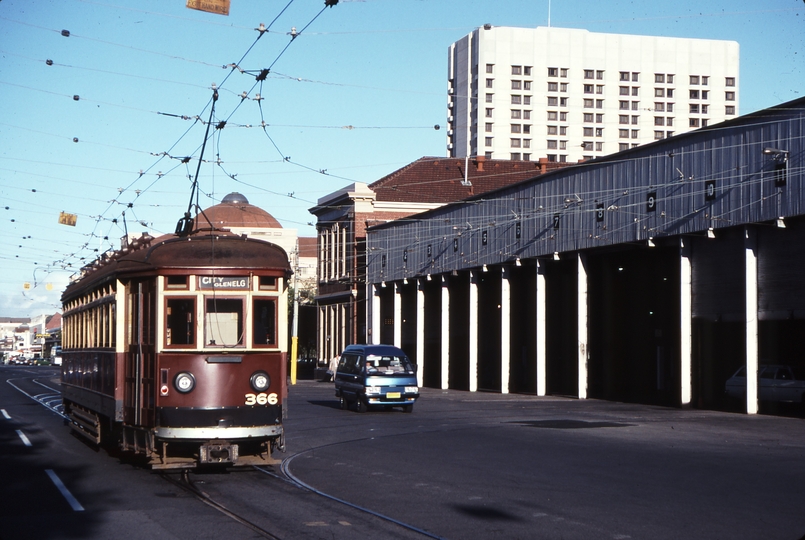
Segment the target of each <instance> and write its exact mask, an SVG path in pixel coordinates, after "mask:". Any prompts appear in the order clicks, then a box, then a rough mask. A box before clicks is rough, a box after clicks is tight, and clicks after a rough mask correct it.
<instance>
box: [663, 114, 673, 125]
mask: <svg viewBox="0 0 805 540" xmlns="http://www.w3.org/2000/svg"><path fill="white" fill-rule="evenodd" d="M665 125H666V126H673V125H674V118H673V117H672V116H669V117H668V118H666V119H665Z"/></svg>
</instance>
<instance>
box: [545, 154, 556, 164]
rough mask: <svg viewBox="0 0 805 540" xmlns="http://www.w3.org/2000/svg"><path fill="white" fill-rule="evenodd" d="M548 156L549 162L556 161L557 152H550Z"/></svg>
mask: <svg viewBox="0 0 805 540" xmlns="http://www.w3.org/2000/svg"><path fill="white" fill-rule="evenodd" d="M547 157H548V162H549V163H556V154H548V156H547Z"/></svg>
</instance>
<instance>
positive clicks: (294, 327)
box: [291, 239, 299, 384]
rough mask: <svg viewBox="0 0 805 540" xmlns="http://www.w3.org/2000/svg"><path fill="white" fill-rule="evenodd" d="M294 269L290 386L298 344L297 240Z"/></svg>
mask: <svg viewBox="0 0 805 540" xmlns="http://www.w3.org/2000/svg"><path fill="white" fill-rule="evenodd" d="M295 262H296V267H295V268H294V274H293V324H292V325H291V384H296V367H297V366H296V364H297V362H296V351H297V344H298V342H299V277H298V276H299V240H298V239H297V241H296V257H295Z"/></svg>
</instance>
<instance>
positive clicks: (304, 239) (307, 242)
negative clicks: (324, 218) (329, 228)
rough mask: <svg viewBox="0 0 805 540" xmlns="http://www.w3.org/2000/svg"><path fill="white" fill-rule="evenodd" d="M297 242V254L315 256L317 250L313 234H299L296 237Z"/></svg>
mask: <svg viewBox="0 0 805 540" xmlns="http://www.w3.org/2000/svg"><path fill="white" fill-rule="evenodd" d="M297 241H298V242H299V256H300V257H314V258H315V257H316V256H317V255H318V250H317V249H316V237H315V236H300V237H299V238H297Z"/></svg>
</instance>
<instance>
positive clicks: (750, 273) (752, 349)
mask: <svg viewBox="0 0 805 540" xmlns="http://www.w3.org/2000/svg"><path fill="white" fill-rule="evenodd" d="M744 232H745V236H744V239H745V240H744V252H745V254H746V264H745V266H746V287H745V288H746V412H747V414H757V411H758V404H757V398H758V395H757V393H758V388H757V375H758V373H757V369H758V343H757V342H758V339H757V310H758V299H757V285H758V284H757V232H755V230H754V229H751V228H749V227H746V228H745V229H744Z"/></svg>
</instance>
